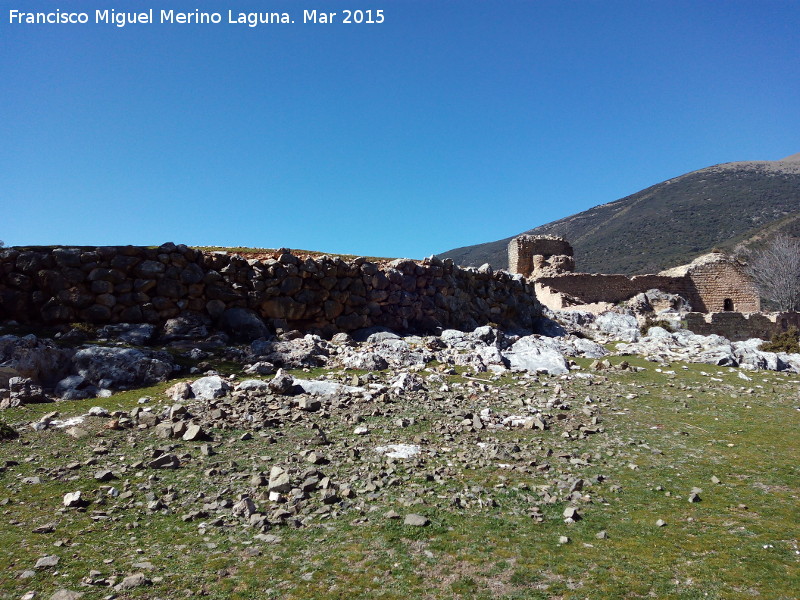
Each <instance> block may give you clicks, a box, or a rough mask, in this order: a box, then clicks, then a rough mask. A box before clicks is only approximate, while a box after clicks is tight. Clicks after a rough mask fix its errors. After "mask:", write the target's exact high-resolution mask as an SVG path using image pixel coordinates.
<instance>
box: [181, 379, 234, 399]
mask: <svg viewBox="0 0 800 600" xmlns="http://www.w3.org/2000/svg"><path fill="white" fill-rule="evenodd" d="M191 387H192V394H194V397H195V398H199V399H200V400H213V399H215V398H222V397H223V396H225V395H227V394H228V393H229V392H230V391H231V389H232V388H231V386H230V384H229V383H228V382H227V381H225V380H224V379H223V378H222V377H220V376H219V375H209V376H207V377H201V378H200V379H198V380H197V381H195V382H193V383H192V384H191Z"/></svg>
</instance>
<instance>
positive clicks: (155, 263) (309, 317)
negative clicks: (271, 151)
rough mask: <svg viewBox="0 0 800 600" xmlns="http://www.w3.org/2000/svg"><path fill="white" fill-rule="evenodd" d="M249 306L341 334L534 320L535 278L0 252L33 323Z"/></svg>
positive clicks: (225, 259) (187, 256)
mask: <svg viewBox="0 0 800 600" xmlns="http://www.w3.org/2000/svg"><path fill="white" fill-rule="evenodd" d="M234 307H243V308H249V309H252V310H254V311H256V312H257V313H258V314H259V315H261V316H262V317H263V318H264V319H266V320H268V321H270V320H271V321H273V323H274V324H276V326H277V325H280V326H282V327H287V326H288V327H291V328H295V329H301V330H305V331H319V332H321V333H323V334H331V333H335V332H337V331H352V330H355V329H359V328H362V327H370V326H374V325H381V326H385V327H390V328H392V329H395V330H398V331H418V332H427V331H435V330H436V329H437V328H448V327H451V328H457V329H472V328H474V327H477V326H478V325H484V324H487V323H496V324H497V325H499V326H501V327H530V326H531V325H532V322H533V320H534V319H535V318H536V317H538V316H540V315H541V305H540V304H539V302H538V301H537V300H536V297H535V294H534V290H533V286H532V285H530V284H528V283H526V282H525V281H522V280H520V278H514V277H512V276H511V275H510V274H508V273H506V272H502V271H500V272H492V271H491V270H478V269H461V268H458V267H456V266H454V265H453V262H452V261H451V260H444V261H442V260H439V259H436V258H432V259H426V260H425V261H422V262H416V261H411V260H396V261H392V262H389V263H386V264H378V263H373V262H369V261H367V260H365V259H355V260H352V261H345V260H343V259H341V258H337V257H318V258H310V257H309V258H304V259H301V258H299V257H297V256H294V255H292V254H290V253H289V252H288V251H287V252H282V253H279V254H276V256H275V258H272V259H266V260H256V259H250V260H247V259H245V258H243V257H241V256H238V255H229V254H227V253H218V252H217V253H206V252H201V251H199V250H196V249H192V248H188V247H186V246H184V245H175V244H172V243H169V244H164V245H162V246H160V247H159V248H145V247H139V246H106V247H81V248H63V247H59V248H31V249H16V248H7V249H4V250H0V319H2V320H11V319H13V320H17V321H22V322H35V323H46V324H55V323H70V322H89V323H98V324H105V323H120V322H125V323H142V322H147V323H158V322H163V321H164V320H166V319H169V318H172V317H175V316H177V315H179V314H181V313H187V312H195V313H202V314H206V315H208V316H210V317H211V318H213V319H216V318H219V317H220V316H221V314H222V313H223V312H224V311H225V310H226V309H228V308H234Z"/></svg>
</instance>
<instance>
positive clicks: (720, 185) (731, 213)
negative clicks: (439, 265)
mask: <svg viewBox="0 0 800 600" xmlns="http://www.w3.org/2000/svg"><path fill="white" fill-rule="evenodd" d="M799 218H800V173H797V172H794V171H792V170H788V171H786V172H780V171H771V170H768V169H763V168H757V167H754V166H752V165H748V164H746V163H745V164H742V165H740V166H727V167H710V168H708V169H702V170H700V171H694V172H692V173H688V174H686V175H683V176H680V177H676V178H674V179H670V180H668V181H665V182H662V183H659V184H657V185H654V186H652V187H649V188H647V189H645V190H642V191H641V192H637V193H636V194H632V195H630V196H627V197H625V198H622V199H620V200H617V201H615V202H610V203H607V204H603V205H601V206H597V207H594V208H591V209H589V210H587V211H583V212H581V213H578V214H576V215H572V216H570V217H566V218H564V219H560V220H558V221H553V222H552V223H547V224H545V225H541V226H539V227H536V228H534V229H530V230H528V231H526V232H524V233H528V234H531V235H543V234H550V235H558V236H562V237H565V238H566V239H567V240H568V241H569V242H570V243H571V244H572V246H573V248H574V249H575V264H576V270H577V271H580V272H589V273H625V274H635V273H655V272H658V271H661V270H663V269H666V268H669V267H674V266H677V265H680V264H686V263H688V262H690V261H691V260H692V259H693V258H695V257H697V256H699V255H701V254H704V253H706V252H709V251H710V250H711V249H712V248H713V247H715V246H718V247H721V248H723V249H726V250H732V249H733V247H734V246H735V245H736V244H737V243H740V242H747V241H748V240H749V239H751V238H753V237H758V236H759V235H760V234H761V233H762V232H763V231H764V230H770V233H774V231H773V230H774V229H775V228H776V227H777V228H778V229H780V230H781V231H785V232H787V233H789V234H792V235H798V234H800V219H799ZM511 239H512V238H506V239H504V240H499V241H496V242H489V243H485V244H479V245H476V246H466V247H464V248H457V249H454V250H450V251H448V252H445V253H443V254H441V255H440V256H441V257H444V258H448V257H449V258H452V259H453V260H455V262H456V263H457V264H461V265H473V266H478V265H481V264H483V263H485V262H488V263H490V264H491V265H492V266H493V267H495V268H507V267H508V257H507V253H506V252H507V250H506V247H507V245H508V242H509V241H510V240H511Z"/></svg>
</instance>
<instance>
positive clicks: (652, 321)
mask: <svg viewBox="0 0 800 600" xmlns="http://www.w3.org/2000/svg"><path fill="white" fill-rule="evenodd" d="M651 327H661V328H662V329H666V330H667V331H669V332H673V331H675V328H674V327H673V325H672V323H670V322H669V321H667V320H666V319H656V318H654V317H647V318H646V319H645V321H644V325H642V326H641V327H640V328H639V331H641V332H642V335H647V332H648V331H649V330H650V328H651Z"/></svg>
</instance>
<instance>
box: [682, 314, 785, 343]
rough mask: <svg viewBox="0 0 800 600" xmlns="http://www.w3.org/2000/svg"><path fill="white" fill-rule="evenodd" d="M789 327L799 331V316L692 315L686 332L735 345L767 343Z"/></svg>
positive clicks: (687, 316) (687, 323)
mask: <svg viewBox="0 0 800 600" xmlns="http://www.w3.org/2000/svg"><path fill="white" fill-rule="evenodd" d="M789 327H797V328H800V313H797V312H782V313H751V314H743V313H740V312H729V311H725V312H713V313H699V312H692V313H689V314H687V315H686V328H687V329H689V330H690V331H692V332H694V333H697V334H700V335H711V334H715V335H721V336H723V337H726V338H728V339H729V340H731V341H734V342H738V341H742V340H749V339H750V338H761V339H762V340H768V339H770V338H772V336H774V335H775V334H776V333H781V332H782V331H786V330H787V329H788V328H789Z"/></svg>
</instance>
